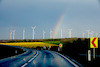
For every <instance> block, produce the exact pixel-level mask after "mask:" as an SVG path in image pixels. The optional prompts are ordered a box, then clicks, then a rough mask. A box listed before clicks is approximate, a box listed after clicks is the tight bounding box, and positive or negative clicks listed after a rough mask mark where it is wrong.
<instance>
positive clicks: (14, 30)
mask: <svg viewBox="0 0 100 67" xmlns="http://www.w3.org/2000/svg"><path fill="white" fill-rule="evenodd" d="M12 33H13V40H14V39H15V30H13V31H12Z"/></svg>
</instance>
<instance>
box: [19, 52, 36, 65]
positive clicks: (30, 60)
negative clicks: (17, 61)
mask: <svg viewBox="0 0 100 67" xmlns="http://www.w3.org/2000/svg"><path fill="white" fill-rule="evenodd" d="M37 56H38V52H37V54H36V55H35V56H34V57H33V58H31V59H30V60H29V61H28V63H29V62H31V61H32V60H34V59H35V58H36V57H37ZM28 63H25V64H23V65H22V66H21V67H25V66H26V65H27V64H28Z"/></svg>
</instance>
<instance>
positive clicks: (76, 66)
mask: <svg viewBox="0 0 100 67" xmlns="http://www.w3.org/2000/svg"><path fill="white" fill-rule="evenodd" d="M58 54H60V53H58ZM60 55H61V54H60ZM61 56H63V55H61ZM63 57H64V58H65V59H67V60H68V61H69V62H70V63H71V64H73V65H74V66H75V67H79V66H78V65H76V64H75V63H74V62H72V61H71V60H70V59H68V58H67V57H65V56H63Z"/></svg>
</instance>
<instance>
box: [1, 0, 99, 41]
mask: <svg viewBox="0 0 100 67" xmlns="http://www.w3.org/2000/svg"><path fill="white" fill-rule="evenodd" d="M64 12H65V13H64ZM62 14H64V18H63V21H62V25H61V26H60V28H59V30H58V33H57V37H56V38H59V37H60V30H61V29H63V30H62V31H63V38H65V37H68V36H69V35H68V29H72V37H82V33H83V32H84V33H85V37H87V31H86V30H91V31H94V36H95V33H96V32H97V33H98V36H99V37H100V30H99V29H100V0H0V39H9V38H10V36H9V35H10V31H11V30H16V32H15V38H16V39H22V34H23V32H22V30H23V29H25V30H26V33H25V38H26V39H32V28H31V27H32V26H36V29H35V39H42V38H43V36H42V34H43V30H44V31H45V32H46V33H45V38H49V37H50V36H49V35H50V29H51V30H52V31H53V30H54V28H55V26H56V24H57V22H58V21H59V19H60V17H61V16H62Z"/></svg>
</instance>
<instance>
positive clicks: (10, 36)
mask: <svg viewBox="0 0 100 67" xmlns="http://www.w3.org/2000/svg"><path fill="white" fill-rule="evenodd" d="M12 34H13V32H12V31H10V40H11V39H12Z"/></svg>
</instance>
